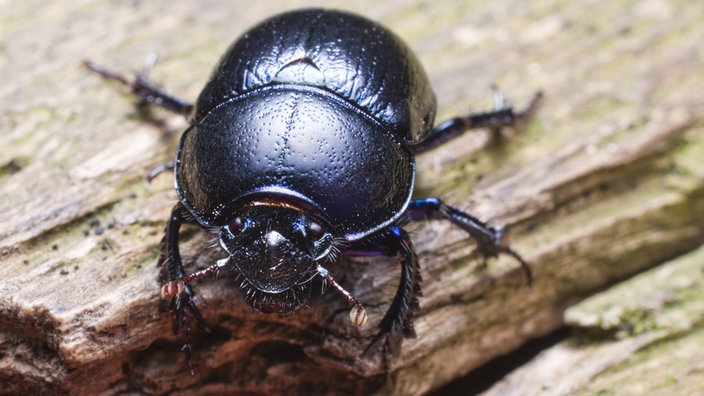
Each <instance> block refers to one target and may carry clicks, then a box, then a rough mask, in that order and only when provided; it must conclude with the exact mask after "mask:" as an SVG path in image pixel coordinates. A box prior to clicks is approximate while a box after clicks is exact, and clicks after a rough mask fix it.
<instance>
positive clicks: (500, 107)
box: [409, 90, 543, 153]
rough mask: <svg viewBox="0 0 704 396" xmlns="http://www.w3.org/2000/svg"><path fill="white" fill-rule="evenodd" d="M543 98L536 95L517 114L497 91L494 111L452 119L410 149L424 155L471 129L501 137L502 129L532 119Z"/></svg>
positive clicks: (437, 127) (539, 94)
mask: <svg viewBox="0 0 704 396" xmlns="http://www.w3.org/2000/svg"><path fill="white" fill-rule="evenodd" d="M542 98H543V94H542V93H541V92H538V93H536V94H535V95H534V96H533V99H532V100H531V101H530V103H529V104H528V106H526V108H525V109H523V110H522V111H518V112H517V111H515V110H514V108H513V106H512V105H511V104H510V103H508V102H507V101H505V100H504V95H503V94H502V93H501V91H499V90H495V91H494V110H492V111H488V112H481V113H471V114H467V115H465V116H461V117H455V118H451V119H449V120H447V121H445V122H443V123H442V124H440V125H438V126H436V127H435V128H433V130H432V131H430V133H429V134H428V137H426V138H425V139H424V140H423V141H422V142H420V143H418V144H415V145H412V146H409V148H410V149H411V150H412V151H413V152H414V153H422V152H424V151H427V150H429V149H432V148H435V147H437V146H439V145H441V144H443V143H445V142H447V141H448V140H450V139H453V138H456V137H458V136H460V135H461V134H463V133H464V132H466V131H468V130H470V129H479V128H489V129H491V130H492V131H495V132H496V133H495V135H496V136H499V135H498V132H499V131H500V130H501V128H505V127H509V126H512V125H514V124H515V123H516V121H518V120H524V119H527V118H530V117H531V116H532V115H533V113H535V110H536V109H537V108H538V106H539V105H540V102H541V100H542Z"/></svg>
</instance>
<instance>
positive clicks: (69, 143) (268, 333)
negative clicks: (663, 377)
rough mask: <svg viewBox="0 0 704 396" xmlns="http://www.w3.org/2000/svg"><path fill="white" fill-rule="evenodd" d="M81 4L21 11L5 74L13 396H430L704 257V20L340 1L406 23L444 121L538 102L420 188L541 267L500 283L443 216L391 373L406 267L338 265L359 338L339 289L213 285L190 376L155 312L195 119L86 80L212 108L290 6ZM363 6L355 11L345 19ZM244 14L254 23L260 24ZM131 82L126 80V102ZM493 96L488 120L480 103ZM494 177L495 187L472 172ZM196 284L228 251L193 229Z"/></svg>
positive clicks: (441, 166) (563, 9) (454, 157)
mask: <svg viewBox="0 0 704 396" xmlns="http://www.w3.org/2000/svg"><path fill="white" fill-rule="evenodd" d="M275 3H276V2H267V3H265V4H261V5H259V4H256V5H255V4H253V3H251V2H250V3H246V4H232V3H227V4H224V3H223V4H221V3H218V2H212V3H207V4H203V3H199V4H196V3H191V2H169V3H168V4H169V6H168V7H166V6H165V4H166V3H164V4H155V3H134V4H130V5H127V4H121V3H111V2H104V3H93V2H80V1H78V2H71V3H70V4H68V3H65V4H60V3H56V4H54V3H50V4H47V3H46V2H39V1H26V2H21V3H17V4H13V7H7V8H6V11H5V13H6V15H7V16H5V17H4V19H3V26H4V30H5V35H4V36H3V37H4V38H3V49H2V58H3V60H4V61H3V62H2V63H0V71H2V75H3V76H6V81H5V82H4V83H3V85H2V88H0V109H2V114H1V115H0V125H1V128H2V130H3V131H5V133H3V134H2V136H0V144H1V145H2V147H3V150H2V152H0V169H1V170H2V173H0V191H1V196H2V200H1V202H0V224H2V229H0V257H2V266H0V279H1V282H0V326H1V327H0V351H1V353H0V381H2V382H3V383H4V384H8V385H6V387H5V388H4V389H3V390H2V392H6V393H13V392H19V391H25V392H26V391H28V390H31V391H36V392H40V391H43V392H45V393H48V392H50V393H64V392H68V393H74V394H84V393H90V394H93V393H104V394H113V393H119V392H137V393H166V392H173V393H179V392H183V393H189V392H202V393H206V392H210V393H235V392H251V393H303V392H307V393H314V394H315V393H318V394H321V393H346V394H353V393H357V394H368V393H373V392H378V391H380V390H382V389H383V392H385V393H386V392H393V393H396V394H418V393H423V392H426V391H428V390H430V389H434V388H437V387H438V386H440V385H442V384H444V383H446V382H448V381H450V380H452V379H454V378H456V377H458V376H460V375H462V374H464V373H466V372H468V371H469V370H471V369H473V368H475V367H478V366H479V365H481V364H482V363H484V362H486V361H488V360H489V359H491V358H492V357H495V356H498V355H500V354H504V353H507V352H509V351H511V350H513V349H515V348H516V347H518V346H520V345H521V344H522V343H524V342H525V341H526V340H529V339H531V338H534V337H537V336H540V335H543V334H546V333H548V332H550V331H551V330H553V329H555V328H557V327H559V326H561V325H562V323H563V316H562V312H563V310H564V309H565V308H566V307H568V306H569V305H571V304H572V303H573V302H575V301H577V300H579V299H581V298H583V297H584V296H587V295H589V294H591V293H593V292H594V291H596V290H599V289H601V288H603V287H605V286H606V285H609V284H612V283H614V282H616V281H618V280H620V279H624V278H626V277H629V276H631V275H632V274H635V273H638V272H640V271H643V270H644V269H647V268H650V267H652V266H655V265H657V264H659V263H662V262H664V261H666V260H667V259H669V258H671V257H674V256H677V255H679V254H681V253H683V252H686V251H688V250H691V249H693V248H694V247H695V246H698V245H699V244H701V243H702V242H703V241H704V225H703V224H702V221H701V219H702V218H703V215H704V200H703V199H702V197H703V196H704V185H703V184H704V183H702V180H703V179H704V173H703V171H702V166H701V158H702V154H703V153H704V148H703V145H704V132H703V131H702V123H701V118H702V114H704V112H703V110H704V100H702V98H701V92H703V91H704V81H703V79H702V76H701V70H703V67H702V66H703V65H702V64H703V63H704V54H703V53H702V48H701V45H700V41H701V40H700V38H701V37H702V29H704V27H701V23H700V21H701V20H702V10H701V7H700V6H699V5H698V4H697V3H696V2H691V3H687V2H682V3H681V4H680V5H679V6H675V5H670V3H666V2H662V1H658V0H649V1H643V2H639V3H633V2H629V1H624V2H617V3H611V5H610V6H609V7H596V6H595V5H593V4H591V3H589V2H587V1H580V2H574V3H570V4H569V5H561V4H557V3H551V2H547V1H544V2H537V3H534V6H535V8H534V9H528V8H521V7H516V5H515V3H513V2H498V3H497V2H493V3H486V4H481V5H474V4H469V3H464V2H460V1H453V2H446V3H442V4H433V5H427V4H422V3H409V2H404V3H396V2H391V3H383V4H377V3H378V2H365V1H360V2H357V3H355V4H354V5H353V4H344V3H335V2H333V3H326V5H327V6H331V7H338V8H347V9H351V10H353V11H357V12H361V13H364V14H365V15H368V16H370V17H372V18H374V19H377V20H380V21H381V22H382V23H384V24H386V25H388V26H390V27H391V28H392V29H393V30H395V31H396V32H397V33H399V35H400V36H402V37H403V38H405V39H407V40H408V42H409V43H410V45H411V46H412V47H413V48H415V49H417V50H418V54H419V57H420V58H421V60H422V62H423V63H424V65H425V66H426V69H427V71H428V73H429V75H430V77H431V80H432V82H433V84H434V86H435V87H436V93H437V95H438V98H439V102H440V106H441V107H440V116H439V119H438V121H440V120H443V119H445V118H448V117H450V116H453V115H456V114H458V113H463V112H465V111H466V109H467V107H468V106H469V105H470V104H471V103H476V102H480V103H481V104H479V105H474V108H475V109H477V108H482V107H489V101H488V100H485V101H482V100H483V98H488V97H489V96H490V92H489V86H490V84H491V83H493V82H498V83H499V85H500V86H501V87H502V88H503V89H504V90H505V91H507V93H508V94H509V95H510V96H511V98H513V99H514V102H515V103H517V104H521V103H524V102H525V101H527V100H528V98H530V96H531V95H532V93H533V92H534V91H535V90H537V89H541V90H543V91H545V93H546V95H547V100H546V103H545V105H544V107H543V108H542V109H541V111H540V113H539V114H538V116H537V118H536V119H535V120H534V121H533V122H531V123H529V124H527V125H526V126H524V128H522V129H518V130H516V131H509V134H508V135H509V136H507V139H505V141H504V142H503V144H499V145H491V144H488V143H487V134H486V133H475V134H469V135H467V136H465V137H462V138H460V139H458V140H456V141H454V142H452V143H450V144H449V145H447V146H446V147H441V148H439V149H438V150H435V151H433V152H432V153H429V154H427V155H423V156H420V157H419V158H418V166H419V180H418V195H419V196H427V195H437V196H441V197H444V198H447V200H448V201H449V202H450V203H452V204H456V205H458V206H459V207H461V208H463V209H467V210H469V211H470V212H471V213H473V214H475V215H477V216H478V217H480V218H482V219H486V220H489V221H491V222H492V223H493V224H506V225H507V226H509V228H510V229H511V233H510V236H511V240H512V244H513V247H514V248H515V249H516V250H518V251H520V252H521V253H523V254H524V255H525V257H526V258H527V259H528V260H529V261H530V262H531V263H532V266H533V269H534V272H535V276H536V280H535V283H534V285H533V287H532V288H531V289H528V288H526V287H525V285H524V280H523V278H522V276H521V272H520V270H519V268H518V267H517V266H516V263H515V262H514V261H512V260H511V259H508V258H505V257H503V258H500V259H499V260H491V261H489V262H488V267H485V266H484V265H482V262H481V260H480V259H479V257H478V255H477V254H476V252H475V251H474V249H473V245H472V243H471V241H469V240H468V239H467V238H466V236H465V235H464V234H463V233H462V232H460V231H458V230H456V229H454V228H453V227H451V226H450V225H448V224H445V223H442V222H433V223H431V224H428V225H425V226H422V227H418V228H417V229H415V230H413V233H412V236H413V238H414V242H415V245H416V247H417V250H418V251H419V254H420V257H421V259H422V262H421V265H422V269H423V278H424V297H423V299H422V301H421V305H422V309H421V311H420V312H419V314H418V317H417V319H416V330H417V332H418V338H417V339H414V340H406V341H405V342H404V344H403V352H402V355H401V356H400V357H399V358H397V359H395V360H393V361H392V362H391V368H392V374H393V375H392V377H393V383H392V384H391V385H389V386H391V387H392V389H388V388H386V389H384V388H382V386H384V382H385V378H384V377H383V375H380V373H381V367H380V364H379V363H380V362H379V357H378V355H374V356H372V357H370V358H360V356H359V353H360V351H361V350H362V349H363V348H364V347H365V346H366V344H367V342H368V341H369V339H370V337H371V336H372V335H373V328H372V327H373V325H374V323H375V321H378V320H379V319H380V318H381V316H382V315H383V312H384V310H385V308H386V304H388V302H389V301H390V296H391V295H392V294H393V291H394V289H395V285H396V282H397V277H398V268H396V266H395V265H394V263H393V262H392V261H386V262H384V261H378V260H374V261H372V260H360V261H345V262H343V263H341V264H340V265H338V266H335V267H333V268H330V269H331V270H333V271H334V273H335V274H336V275H337V276H338V278H339V279H340V280H341V282H342V283H343V284H344V285H345V286H346V287H348V288H349V289H350V290H351V291H353V292H354V293H355V295H356V296H357V297H358V298H359V299H360V300H362V301H363V302H364V303H365V304H366V306H367V308H368V310H369V315H370V324H371V325H372V326H370V328H369V329H367V330H364V331H360V330H357V329H355V328H354V326H353V325H352V324H351V323H350V322H349V319H348V318H347V309H346V307H345V305H344V303H343V302H341V301H340V300H339V299H338V298H337V296H334V295H332V293H327V294H326V295H325V296H324V297H322V298H316V299H313V300H311V301H310V304H309V305H310V308H309V309H304V310H302V311H301V312H299V313H298V314H296V315H294V316H292V317H285V318H281V317H277V316H275V315H264V314H257V313H253V312H252V311H251V309H250V308H249V307H248V306H246V304H243V303H241V301H240V298H239V296H238V292H237V290H235V288H233V287H232V285H231V282H228V279H226V278H223V279H220V280H218V281H212V282H199V283H198V284H197V285H196V287H197V291H198V293H199V304H200V306H201V308H202V310H203V312H204V313H205V315H206V318H207V320H208V322H209V323H210V325H211V327H212V329H213V332H212V334H210V335H208V334H205V333H203V332H202V331H199V332H196V345H195V346H196V348H197V350H196V355H195V359H196V363H197V371H196V375H195V376H194V377H191V376H189V375H187V370H186V369H185V367H184V366H183V361H182V356H181V354H180V352H179V351H178V346H179V345H180V342H181V338H180V337H174V336H172V335H171V333H170V321H169V318H168V315H163V314H160V313H159V312H158V311H157V309H156V307H157V305H158V285H157V284H156V273H157V270H156V268H155V266H154V262H155V259H156V256H157V254H158V243H159V240H160V238H161V234H162V229H163V226H164V222H165V219H166V218H167V216H168V213H169V210H170V207H171V206H172V205H173V203H174V201H175V195H174V193H173V188H172V186H171V185H170V178H169V177H168V176H166V177H162V178H161V179H158V180H157V181H156V183H155V185H154V192H148V191H147V190H146V189H145V188H144V185H143V184H144V175H145V174H146V173H147V172H148V170H149V169H151V168H152V167H154V166H157V165H159V164H161V163H163V162H166V161H168V160H169V159H170V158H171V156H172V155H173V152H174V146H175V139H174V138H162V137H161V130H162V129H167V130H171V131H178V130H180V129H182V128H183V126H184V125H185V124H184V123H183V122H182V121H180V120H178V119H176V118H173V117H171V116H169V115H166V114H164V113H162V112H156V114H155V116H156V118H157V119H163V120H166V125H162V126H161V127H155V125H154V124H148V123H145V122H143V120H141V119H139V117H135V114H136V113H135V111H134V109H133V108H132V107H131V105H132V103H131V101H130V99H129V98H128V97H126V96H124V95H121V94H120V93H119V92H117V90H116V87H114V86H110V85H109V84H106V83H104V82H103V81H101V80H99V79H98V78H96V77H94V76H91V75H88V74H87V73H86V71H85V70H83V69H82V68H81V66H80V64H81V62H82V61H83V60H84V59H86V58H90V59H93V60H96V61H99V62H101V63H103V64H106V65H109V66H111V67H115V68H118V69H120V68H122V69H124V70H135V69H138V67H139V66H140V62H141V60H142V59H144V58H145V57H146V54H147V53H149V52H150V51H158V52H159V53H160V54H161V55H162V59H161V61H160V63H159V64H158V66H157V68H156V70H155V72H154V78H155V79H157V80H158V81H164V82H165V86H166V87H167V88H168V90H170V91H172V92H175V93H178V94H179V95H180V96H183V97H186V98H195V96H196V95H197V93H198V90H199V89H200V87H201V86H202V84H203V82H204V81H205V79H206V78H207V75H208V73H209V70H210V68H211V67H212V65H213V64H214V62H215V60H216V59H217V57H218V56H219V55H220V54H221V53H222V51H224V49H225V48H226V46H227V45H228V44H229V42H230V41H231V40H232V39H233V38H234V37H235V36H236V35H237V34H239V33H240V32H242V31H243V30H244V29H246V28H247V27H248V26H251V25H252V24H253V23H255V22H257V21H259V20H261V19H262V18H264V17H266V16H268V15H271V14H273V13H274V12H276V11H279V10H280V7H278V6H277V5H278V3H277V4H275ZM350 7H351V8H350ZM245 10H246V12H245ZM117 88H118V89H119V87H117ZM484 103H486V104H484ZM480 175H481V176H482V177H481V178H480V177H479V176H480ZM185 239H186V243H185V244H184V246H183V252H185V254H184V256H185V257H184V258H185V261H186V262H187V263H188V266H189V268H196V267H199V266H200V267H202V266H205V265H207V264H209V263H211V262H212V261H213V260H214V259H216V258H219V257H216V256H217V254H216V253H208V252H209V250H207V249H206V247H207V246H209V245H210V244H211V243H212V241H211V240H210V239H209V237H208V236H206V235H204V233H200V232H195V231H192V232H190V233H186V235H185Z"/></svg>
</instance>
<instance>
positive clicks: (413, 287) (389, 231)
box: [343, 226, 421, 361]
mask: <svg viewBox="0 0 704 396" xmlns="http://www.w3.org/2000/svg"><path fill="white" fill-rule="evenodd" d="M343 254H344V255H345V256H350V257H354V256H367V257H368V256H379V255H383V256H394V257H397V258H398V260H399V262H400V264H401V279H400V281H399V285H398V289H397V290H396V295H395V296H394V299H393V301H392V302H391V306H389V309H388V310H387V311H386V314H385V315H384V317H383V318H382V319H381V322H380V323H379V331H378V332H377V334H376V336H374V339H373V340H372V342H371V343H370V344H369V346H367V348H366V349H365V351H364V353H365V354H366V353H367V352H369V350H371V349H372V347H373V346H375V345H376V344H377V343H379V342H380V341H383V342H384V360H385V361H386V353H387V351H388V352H391V354H392V355H398V354H399V352H400V349H401V341H402V340H403V338H404V337H415V335H416V334H415V330H414V329H413V316H414V314H415V312H416V311H417V310H418V308H419V304H418V297H420V296H421V288H420V282H421V276H420V268H419V266H418V259H417V257H416V253H415V251H414V250H413V246H412V244H411V240H410V238H409V236H408V233H407V232H406V231H405V230H403V229H402V228H400V227H395V226H391V227H388V228H386V229H384V230H382V231H380V232H378V233H376V234H373V235H371V236H369V237H367V238H366V239H365V240H362V241H359V242H355V243H354V244H353V246H351V247H350V249H348V250H346V251H345V252H343Z"/></svg>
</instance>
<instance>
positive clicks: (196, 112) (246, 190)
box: [88, 10, 539, 364]
mask: <svg viewBox="0 0 704 396" xmlns="http://www.w3.org/2000/svg"><path fill="white" fill-rule="evenodd" d="M88 66H89V67H91V68H92V69H93V70H95V71H97V72H99V73H100V74H101V75H103V76H104V77H107V78H111V79H117V80H119V81H121V82H122V83H124V84H127V85H129V86H131V87H132V90H133V92H134V93H135V94H137V95H138V96H139V97H140V98H141V99H142V100H144V101H147V102H149V103H153V104H156V105H159V106H162V107H165V108H167V109H170V110H172V111H175V112H177V113H180V114H183V115H185V116H189V117H191V123H190V127H189V128H188V129H187V130H186V131H185V132H184V133H183V135H182V137H181V140H180V144H179V148H178V152H177V155H176V161H175V165H174V170H175V180H176V191H177V193H178V197H179V202H178V203H177V204H176V206H175V207H174V208H173V211H172V213H171V217H170V219H169V221H168V224H167V226H166V233H165V237H164V240H163V242H162V249H163V250H162V257H161V259H160V265H162V270H161V278H162V285H163V287H162V298H163V299H165V300H167V301H170V310H171V313H172V314H173V316H174V331H175V332H178V331H179V328H180V327H181V326H185V327H186V330H187V333H189V338H190V325H189V319H188V314H187V313H186V311H189V312H190V313H191V314H192V315H193V316H194V317H195V318H196V319H197V320H198V321H200V322H203V319H202V317H201V314H200V312H199V310H198V308H197V307H196V305H195V304H194V302H193V295H194V292H193V290H192V289H191V287H190V286H189V283H190V282H191V281H193V280H194V279H197V278H201V277H203V276H204V275H206V274H208V273H214V272H225V271H227V272H230V271H231V272H232V273H234V277H235V279H236V283H237V284H238V286H239V288H240V290H241V292H242V295H243V297H244V299H245V300H246V301H248V302H249V303H250V304H251V305H252V306H253V307H254V308H256V309H257V310H259V311H263V312H278V313H290V312H293V311H295V310H297V309H298V308H300V307H301V306H302V305H303V304H304V302H305V301H306V299H307V298H308V297H309V295H310V293H311V288H312V287H311V284H312V282H311V280H312V279H314V278H315V277H322V279H323V280H324V283H325V284H327V285H330V286H333V287H334V288H335V289H336V290H338V291H339V292H340V293H341V294H342V295H343V296H344V297H345V299H346V300H347V302H348V304H349V305H350V307H351V312H350V318H351V320H352V321H353V322H354V323H355V324H357V325H359V326H363V325H364V324H365V323H366V321H367V315H366V311H365V310H364V308H363V307H362V304H361V303H360V302H359V301H358V300H357V299H356V298H355V297H353V296H352V295H351V294H350V293H349V292H347V291H346V290H345V289H343V288H342V286H340V285H339V284H338V283H336V282H335V280H334V279H333V276H332V275H331V274H330V273H329V272H328V271H327V270H326V269H325V268H324V266H323V265H324V264H325V263H329V262H333V261H335V260H336V259H337V258H338V257H339V256H340V255H342V256H376V255H382V256H393V257H398V258H399V261H400V264H401V279H400V283H399V286H398V290H397V292H396V296H395V297H394V299H393V301H392V302H391V305H390V307H389V309H388V311H387V313H386V314H385V315H384V317H383V318H382V319H381V321H380V323H379V325H378V326H379V331H378V333H377V335H376V337H375V338H374V341H373V342H372V343H371V344H370V347H371V346H372V345H373V344H375V343H376V342H377V341H379V340H383V341H384V349H385V350H388V351H391V352H392V353H394V354H395V353H398V350H399V346H400V342H401V339H402V338H403V336H413V334H414V330H413V315H414V312H415V311H416V309H417V308H418V301H417V297H418V296H419V295H420V274H419V269H418V262H417V259H416V254H415V252H414V250H413V247H412V245H411V241H410V239H409V237H408V234H407V233H406V232H405V231H404V230H403V228H402V227H401V225H402V224H403V223H404V222H408V221H421V220H428V219H446V220H449V221H451V222H452V223H454V224H456V225H457V226H459V227H460V228H462V229H463V230H465V231H466V232H467V233H468V234H469V235H470V236H471V237H472V238H473V239H474V240H475V241H476V242H477V244H478V248H479V250H480V252H481V253H482V254H483V255H484V256H485V257H495V256H497V255H498V254H500V253H504V254H508V255H511V256H513V257H514V258H515V259H517V260H518V261H519V262H520V264H521V265H522V267H523V269H524V271H525V273H526V276H527V277H528V280H529V281H530V277H531V275H530V270H529V267H528V265H527V264H526V262H525V261H524V260H523V259H522V258H521V257H520V256H519V255H518V254H516V253H515V252H514V251H513V250H512V249H511V248H510V247H509V246H508V245H506V244H503V243H502V241H501V228H500V227H498V228H493V227H489V226H487V225H486V224H485V223H483V222H481V221H479V220H478V219H476V218H475V217H473V216H471V215H469V214H467V213H464V212H462V211H460V210H458V209H456V208H454V207H452V206H449V205H447V204H445V203H443V202H442V201H441V200H439V199H437V198H427V199H411V194H412V192H413V184H414V176H415V159H414V155H415V154H417V153H420V152H424V151H426V150H428V149H430V148H432V147H435V146H437V145H438V144H440V143H443V142H445V141H447V140H449V139H451V138H453V137H456V136H458V135H460V134H461V133H463V132H464V131H466V130H468V129H471V128H482V127H489V128H492V129H497V128H501V127H503V126H507V125H511V124H513V123H514V121H515V120H516V119H518V118H522V117H525V116H527V115H528V113H529V112H530V111H531V110H532V109H533V108H534V105H535V104H536V103H537V102H538V98H539V95H536V98H535V99H534V101H533V102H532V103H531V105H530V106H529V107H528V109H527V110H526V111H525V112H523V113H515V112H514V111H513V109H512V108H511V107H510V106H508V105H505V104H503V103H499V104H497V108H496V109H495V110H494V111H491V112H487V113H479V114H470V115H467V116H463V117H457V118H454V119H451V120H449V121H447V122H445V123H443V124H441V125H439V126H438V127H435V128H433V121H434V117H435V109H436V104H435V96H434V93H433V91H432V89H431V87H430V85H429V83H428V80H427V77H426V75H425V73H424V71H423V69H422V67H421V65H420V63H419V62H418V60H417V59H416V57H415V56H414V55H413V53H412V52H411V51H410V50H409V48H408V47H407V46H406V45H405V44H404V43H403V42H402V41H401V40H400V39H399V38H398V37H397V36H396V35H394V34H393V33H391V32H390V31H388V30H387V29H385V28H384V27H382V26H380V25H378V24H376V23H374V22H372V21H369V20H367V19H364V18H362V17H359V16H355V15H352V14H348V13H343V12H338V11H329V10H301V11H294V12H288V13H285V14H281V15H278V16H275V17H273V18H271V19H268V20H266V21H264V22H262V23H261V24H259V25H258V26H256V27H254V28H252V29H251V30H249V31H248V32H246V33H245V34H244V35H243V36H242V37H240V38H239V39H238V40H237V41H235V42H234V44H233V45H232V46H231V47H230V48H229V49H228V51H227V52H226V53H225V55H224V56H223V58H222V59H221V61H220V63H219V65H218V66H217V67H216V68H215V70H214V72H213V74H212V76H211V78H210V81H208V83H207V84H206V86H205V88H204V89H203V91H202V92H201V94H200V96H199V97H198V100H197V102H196V103H195V105H191V104H189V103H188V102H186V101H183V100H180V99H178V98H175V97H173V96H170V95H168V94H166V93H164V92H162V91H160V90H159V89H157V88H156V87H154V86H153V85H151V84H150V83H149V82H148V81H147V80H146V78H144V77H142V76H137V78H136V79H135V80H134V81H129V80H127V79H125V78H123V77H122V76H120V75H118V74H115V73H112V72H110V71H107V70H105V69H102V68H100V67H98V66H97V65H95V64H92V63H89V64H88ZM183 223H188V224H195V225H199V226H201V227H203V228H204V229H206V230H208V231H211V232H215V233H216V234H217V235H218V237H219V241H220V246H221V248H222V250H223V253H224V255H225V256H226V257H224V258H223V259H222V260H219V261H218V262H217V263H216V264H213V265H211V266H210V267H207V268H205V269H203V270H201V271H198V272H195V273H191V274H186V272H185V271H184V268H183V266H182V263H181V256H180V254H179V229H180V227H181V225H182V224H183ZM184 349H185V350H186V352H187V354H188V356H189V358H188V360H189V364H190V345H189V344H188V343H187V344H186V346H185V348H184ZM367 349H369V348H367Z"/></svg>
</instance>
